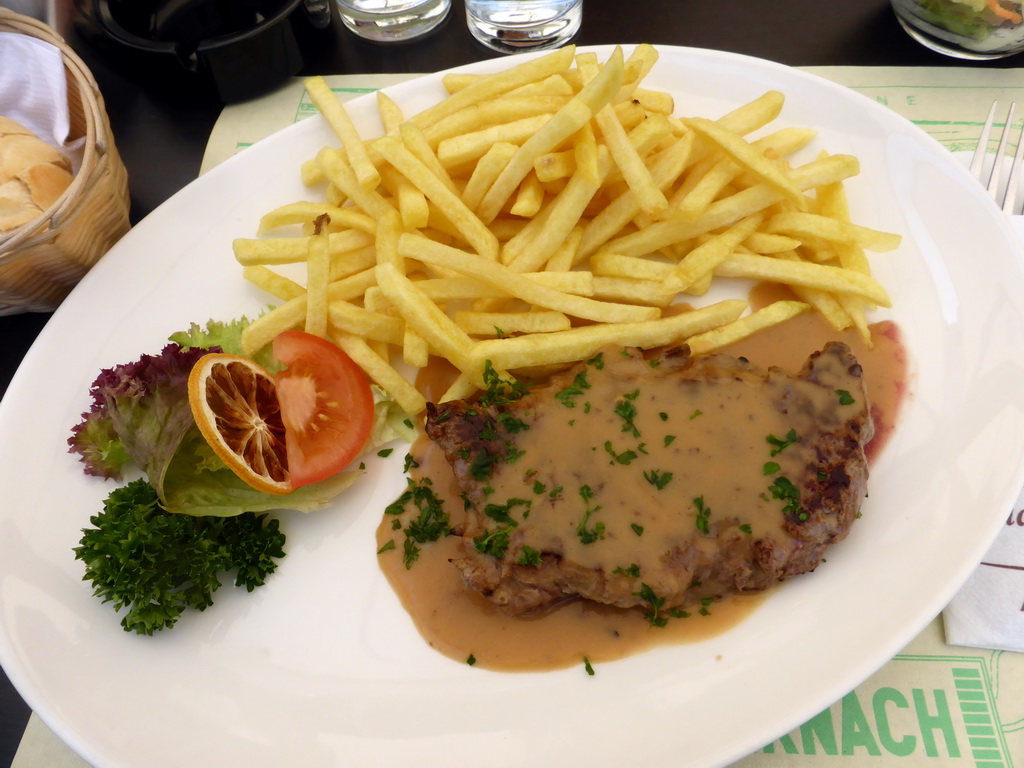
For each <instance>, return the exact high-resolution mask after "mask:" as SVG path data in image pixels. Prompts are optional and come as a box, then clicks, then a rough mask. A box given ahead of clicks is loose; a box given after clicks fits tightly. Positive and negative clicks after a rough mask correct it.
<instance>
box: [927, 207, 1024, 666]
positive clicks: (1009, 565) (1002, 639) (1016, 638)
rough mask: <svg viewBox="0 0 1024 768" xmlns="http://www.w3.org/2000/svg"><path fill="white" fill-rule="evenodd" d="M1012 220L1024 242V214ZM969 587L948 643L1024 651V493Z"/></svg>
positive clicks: (960, 596) (951, 621)
mask: <svg viewBox="0 0 1024 768" xmlns="http://www.w3.org/2000/svg"><path fill="white" fill-rule="evenodd" d="M1011 222H1012V224H1013V226H1014V228H1015V229H1016V230H1017V234H1018V236H1019V237H1020V238H1021V241H1022V242H1024V216H1013V217H1011ZM1006 514H1007V519H1006V525H1005V526H1003V528H1002V530H1000V532H999V534H998V535H997V536H996V540H995V542H994V543H993V544H992V546H991V547H990V548H989V550H988V552H986V553H985V556H984V557H983V558H982V561H981V564H980V565H979V566H978V567H977V569H976V570H975V571H974V573H973V574H971V577H970V578H969V579H968V580H967V583H966V584H964V586H963V587H961V589H960V591H959V592H957V594H956V596H955V597H954V598H953V600H952V601H951V602H950V604H949V605H948V606H946V610H945V611H943V614H942V618H943V622H944V624H945V627H946V642H947V643H949V644H950V645H966V646H970V647H974V648H990V649H995V650H1002V651H1019V652H1022V653H1024V490H1022V491H1021V494H1020V496H1019V497H1018V499H1017V503H1016V504H1015V505H1014V507H1013V509H1012V510H1009V509H1008V510H1006Z"/></svg>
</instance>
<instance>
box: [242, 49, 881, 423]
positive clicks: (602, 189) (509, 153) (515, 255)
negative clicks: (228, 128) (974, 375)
mask: <svg viewBox="0 0 1024 768" xmlns="http://www.w3.org/2000/svg"><path fill="white" fill-rule="evenodd" d="M657 58H658V55H657V51H656V50H655V49H654V48H653V47H651V46H649V45H639V46H637V47H636V48H635V49H634V50H633V51H632V53H631V54H630V55H629V56H628V57H626V56H625V55H624V54H623V51H622V50H621V48H616V49H615V50H614V52H613V53H612V54H611V55H610V56H609V57H608V58H607V60H605V61H603V62H601V61H599V59H598V57H597V56H596V55H595V54H593V53H589V52H587V53H580V54H578V55H577V53H576V51H575V49H574V48H573V47H571V46H570V47H566V48H562V49H560V50H558V51H556V52H554V53H551V54H548V55H545V56H542V57H540V58H534V59H530V60H527V61H525V62H523V63H519V64H516V65H514V66H512V67H511V68H509V69H507V70H505V71H503V72H500V73H497V74H490V75H469V74H451V75H448V76H447V77H445V78H444V80H443V84H444V87H445V89H446V90H447V92H448V96H447V97H446V98H445V99H444V100H442V101H440V102H439V103H438V104H436V105H434V106H432V107H430V108H428V109H426V110H424V111H422V112H420V113H418V114H415V115H412V116H408V117H407V116H405V115H403V114H402V110H401V107H400V105H398V104H396V103H395V102H394V101H393V100H392V99H390V98H389V97H388V96H387V95H386V94H384V93H383V92H378V94H377V103H378V108H379V114H380V118H381V121H382V124H383V126H384V128H385V134H384V135H383V136H380V137H377V138H372V139H366V138H363V137H362V136H361V135H360V134H359V132H358V131H357V129H356V127H355V125H354V124H353V121H352V119H351V118H350V116H349V114H348V113H347V112H346V110H345V108H344V106H343V105H342V103H341V102H340V101H338V99H337V98H336V97H335V95H334V94H333V92H332V91H331V90H330V88H329V87H328V86H327V84H326V83H325V81H324V80H323V79H322V78H319V77H314V78H311V79H309V80H308V81H307V83H306V88H307V91H308V93H309V95H310V96H311V98H312V100H313V102H314V104H315V105H316V106H317V108H318V109H319V110H320V112H321V113H322V115H323V117H324V118H325V119H326V120H327V121H328V123H329V124H330V126H331V127H332V129H333V131H334V133H335V134H336V135H337V138H338V140H339V146H337V147H333V146H328V147H324V148H323V149H321V150H320V151H319V153H318V154H317V155H316V157H315V158H312V159H310V160H309V161H307V162H306V163H305V164H304V166H303V167H302V169H301V172H302V176H303V181H304V183H305V184H306V185H308V186H309V187H311V188H323V189H325V190H326V191H325V194H323V199H322V200H321V201H317V202H308V201H303V202H295V203H292V204H289V205H285V206H283V207H281V208H278V209H276V210H274V211H271V212H269V213H267V214H266V215H265V216H264V217H263V218H262V220H261V222H260V226H259V230H258V232H257V236H256V237H255V238H250V239H240V240H237V241H236V242H235V243H234V253H235V257H236V258H237V260H238V261H239V263H240V264H242V265H243V267H244V275H245V277H246V278H247V279H248V280H250V281H251V282H252V283H254V284H255V285H257V286H259V287H260V288H262V289H263V290H265V291H267V292H268V293H270V294H271V295H273V296H275V297H276V298H277V299H279V300H281V302H282V303H281V304H279V305H278V306H276V307H275V308H274V309H272V310H270V311H268V312H267V313H265V314H264V315H262V316H261V317H259V318H258V319H257V320H256V321H254V322H253V323H252V324H251V325H250V326H249V327H248V329H247V330H246V332H245V336H244V338H243V343H244V345H245V347H246V349H247V350H248V351H250V352H251V351H255V350H256V349H259V348H260V347H262V346H263V345H264V344H266V343H268V342H269V341H271V340H272V339H273V337H274V336H276V335H277V334H278V333H280V332H281V331H283V330H285V329H288V328H304V329H305V330H307V331H309V332H311V333H315V334H318V335H320V336H323V337H325V338H328V339H331V340H333V341H334V342H336V343H337V344H338V345H339V346H340V347H341V348H342V349H344V350H345V352H347V353H348V354H349V356H350V357H352V358H353V360H355V361H356V362H357V363H358V364H359V365H360V366H361V367H362V368H363V369H364V370H365V371H366V373H367V375H368V376H369V377H370V378H371V379H372V380H373V381H375V382H376V383H377V384H378V385H379V386H380V387H382V388H383V389H384V390H385V391H387V392H388V393H390V394H391V395H392V396H393V397H394V398H395V399H396V401H397V402H398V403H399V404H400V405H401V406H402V408H404V409H405V411H406V412H407V413H409V414H412V415H415V414H418V413H420V412H421V411H422V410H423V408H424V406H425V398H424V395H423V393H422V392H421V391H420V390H419V389H417V386H416V384H415V377H411V376H409V375H408V371H409V370H413V371H415V370H417V369H420V368H423V367H424V366H426V365H427V363H428V359H429V358H430V356H432V355H436V356H440V357H443V358H445V359H447V360H448V361H450V362H451V363H452V364H454V366H455V367H456V368H457V369H458V371H459V375H458V377H457V378H456V379H455V381H454V383H453V384H452V386H451V388H450V389H449V390H448V392H447V393H446V394H445V395H444V398H443V399H444V400H447V399H454V398H461V397H466V396H468V395H470V394H472V392H474V391H475V390H476V389H477V388H479V387H480V386H481V385H482V384H483V373H484V370H485V366H486V365H487V364H488V362H489V363H490V365H491V366H492V367H493V369H494V370H497V371H499V372H502V373H504V372H512V373H513V374H516V373H519V372H537V371H544V370H553V369H557V368H558V367H559V366H565V365H566V364H569V363H573V362H576V361H579V360H583V359H587V358H589V357H591V356H593V355H594V354H595V353H596V352H597V351H598V350H599V349H601V348H602V347H604V346H605V345H608V344H622V345H629V346H636V347H641V348H652V347H658V346H662V345H666V344H673V343H680V342H685V343H687V344H688V345H689V346H690V349H691V351H692V352H693V353H694V354H703V353H706V352H710V351H712V350H715V349H718V348H720V347H723V346H725V345H727V344H729V343H732V342H734V341H736V340H738V339H740V338H743V337H745V336H747V335H749V334H751V333H754V332H756V331H757V330H758V329H761V328H764V327H766V326H768V325H772V324H775V323H780V322H783V321H785V320H786V319H787V318H790V317H792V316H794V315H796V314H799V313H801V312H804V311H807V310H809V309H812V308H813V310H815V311H818V312H820V313H821V314H822V315H823V316H824V317H825V318H826V319H827V321H828V322H829V323H830V324H831V325H832V326H833V327H835V328H836V329H839V330H841V329H845V328H848V327H855V328H857V329H858V330H859V331H860V333H861V334H862V335H864V337H865V338H869V330H868V326H867V322H866V320H865V316H866V313H867V312H869V311H870V310H871V309H872V308H874V307H877V306H890V301H889V297H888V295H887V293H886V291H885V290H884V289H883V288H882V286H881V285H879V284H878V282H877V281H876V280H874V279H873V278H872V276H871V274H870V270H869V266H868V260H867V257H866V254H865V252H866V251H890V250H893V249H895V248H896V247H898V245H899V242H900V238H899V237H898V236H897V235H893V234H888V233H885V232H880V231H877V230H873V229H869V228H867V227H863V226H860V225H857V224H855V223H853V222H852V221H851V219H850V212H849V210H848V206H847V202H846V195H845V190H844V186H843V183H844V181H845V180H847V179H849V178H850V177H852V176H855V175H856V174H857V173H858V172H859V165H858V162H857V160H856V158H854V157H851V156H848V155H834V156H830V155H827V154H824V153H822V154H820V155H819V156H818V158H817V159H816V160H814V161H812V162H808V163H806V164H803V165H799V166H796V167H793V166H792V165H791V163H790V161H789V159H788V158H790V157H791V156H792V155H793V154H794V153H795V152H797V151H798V150H800V149H802V148H804V147H805V146H807V145H808V144H809V143H810V142H811V141H812V139H813V138H814V136H815V133H814V131H812V130H810V129H806V128H793V127H783V128H780V129H778V130H775V131H774V132H770V133H768V132H765V131H761V129H764V128H765V126H768V125H769V124H770V123H771V122H772V121H773V120H775V119H776V117H777V116H778V115H779V114H780V112H781V110H782V106H783V101H784V98H783V96H782V94H780V93H778V92H768V93H765V94H764V95H763V96H762V97H760V98H758V99H755V100H754V101H752V102H750V103H747V104H744V105H742V106H740V107H738V108H736V109H735V110H733V111H732V112H729V113H728V114H726V115H724V116H722V117H719V118H718V119H716V120H711V119H706V118H702V117H677V116H675V115H674V114H673V112H674V110H675V105H674V103H673V98H672V96H671V95H670V94H668V93H664V92H660V91H654V90H649V89H646V88H644V87H643V81H644V78H645V76H646V75H647V73H648V72H650V70H651V69H652V68H653V67H654V66H655V63H656V61H657ZM755 132H761V133H764V135H763V136H762V137H761V138H757V139H756V140H753V139H748V138H746V137H747V136H748V135H750V134H754V133H755ZM282 229H291V230H292V232H291V233H287V234H285V235H284V236H281V237H271V236H269V235H271V234H274V233H276V232H277V231H278V230H282ZM295 263H304V264H305V284H302V282H300V281H296V280H292V279H290V278H288V277H286V276H284V275H283V274H282V270H281V269H276V270H275V266H278V265H283V264H295ZM736 277H739V278H746V279H748V280H754V281H772V282H776V283H781V284H784V285H787V286H789V287H790V288H791V289H792V292H793V294H794V295H795V296H796V297H797V299H798V300H791V301H778V302H776V303H773V304H770V305H769V306H767V307H764V308H761V309H759V310H757V311H753V312H751V311H750V308H749V305H748V301H747V300H746V299H745V298H737V299H730V300H724V301H720V302H717V303H713V304H710V305H708V306H704V307H700V308H697V309H688V310H686V311H677V310H678V307H674V308H673V310H671V311H666V310H667V309H668V308H669V307H670V306H671V305H678V304H679V303H680V300H681V299H685V298H686V297H687V296H700V295H702V294H704V293H705V292H706V291H707V290H708V288H709V286H710V285H711V282H712V281H713V280H716V279H719V278H736ZM403 370H404V371H406V373H404V374H403V373H402V372H401V371H403Z"/></svg>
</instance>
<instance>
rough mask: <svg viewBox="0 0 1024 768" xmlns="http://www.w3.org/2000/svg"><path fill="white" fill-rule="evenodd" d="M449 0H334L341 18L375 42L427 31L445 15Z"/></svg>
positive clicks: (398, 38)
mask: <svg viewBox="0 0 1024 768" xmlns="http://www.w3.org/2000/svg"><path fill="white" fill-rule="evenodd" d="M449 8H451V0H338V10H339V11H340V12H341V21H342V23H344V25H345V26H346V27H347V28H348V29H350V30H351V31H352V32H354V33H355V34H357V35H359V36H360V37H363V38H366V39H367V40H374V41H376V42H378V43H400V42H403V41H405V40H411V39H413V38H415V37H420V36H421V35H425V34H426V33H427V32H430V31H431V30H432V29H434V28H435V27H437V25H438V24H440V23H441V22H442V21H444V19H445V17H446V16H447V15H448V10H449Z"/></svg>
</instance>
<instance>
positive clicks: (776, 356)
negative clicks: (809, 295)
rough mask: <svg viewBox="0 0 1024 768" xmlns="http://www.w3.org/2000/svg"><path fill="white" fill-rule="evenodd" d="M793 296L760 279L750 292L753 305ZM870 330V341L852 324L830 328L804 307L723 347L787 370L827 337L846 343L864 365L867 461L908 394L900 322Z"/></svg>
mask: <svg viewBox="0 0 1024 768" xmlns="http://www.w3.org/2000/svg"><path fill="white" fill-rule="evenodd" d="M792 298H794V297H793V295H792V294H791V293H789V292H788V291H787V290H786V289H785V288H783V287H780V286H777V285H759V286H757V287H756V288H755V289H754V290H753V291H752V292H751V296H750V302H751V306H752V307H753V308H755V309H756V308H757V307H760V306H764V305H766V304H768V303H770V302H772V301H775V300H778V299H792ZM870 330H871V342H870V343H869V342H867V341H866V340H865V339H863V338H862V337H861V335H860V334H859V333H858V332H857V331H856V330H853V329H847V330H845V331H836V330H833V329H832V328H831V327H829V325H828V324H827V323H826V322H825V321H824V320H823V319H822V317H821V316H820V315H818V314H817V313H815V312H805V313H804V314H802V315H798V316H796V317H794V318H792V319H790V320H787V321H786V322H784V323H781V324H779V325H777V326H774V327H772V328H766V329H764V330H762V331H758V332H757V333H756V334H754V335H753V336H751V337H749V338H747V339H744V340H743V341H739V342H737V343H735V344H732V345H730V346H729V347H727V348H725V349H724V350H722V351H723V352H727V353H729V354H730V355H736V356H743V357H746V358H747V359H749V360H750V361H752V362H754V363H756V364H758V365H761V366H765V367H767V366H770V365H777V366H779V367H780V368H784V369H786V370H790V371H792V370H796V369H798V368H799V367H800V366H801V365H803V362H804V360H806V359H807V356H808V355H810V354H811V353H812V352H814V351H816V350H819V349H821V348H822V347H823V346H825V343H826V342H829V341H841V342H843V343H845V344H846V345H847V346H849V347H850V349H851V350H852V351H853V354H854V356H855V357H856V358H857V361H858V362H859V363H860V364H861V366H862V367H863V368H864V380H865V381H866V382H867V387H868V399H869V400H870V402H871V416H872V418H873V419H874V422H875V436H874V437H873V438H872V440H871V442H870V443H869V444H868V446H867V454H868V461H869V462H872V461H874V460H875V459H876V458H877V457H878V455H879V454H880V453H881V451H882V449H883V448H884V446H885V443H886V441H887V440H888V439H889V438H890V437H891V436H892V432H893V430H894V429H895V426H896V420H897V418H898V417H899V413H900V405H901V403H902V402H903V399H904V398H905V397H906V396H907V389H908V380H907V351H906V349H905V348H904V346H903V341H902V339H901V337H900V330H899V327H898V326H897V325H896V324H895V323H892V322H890V321H883V322H880V323H875V324H873V325H871V326H870Z"/></svg>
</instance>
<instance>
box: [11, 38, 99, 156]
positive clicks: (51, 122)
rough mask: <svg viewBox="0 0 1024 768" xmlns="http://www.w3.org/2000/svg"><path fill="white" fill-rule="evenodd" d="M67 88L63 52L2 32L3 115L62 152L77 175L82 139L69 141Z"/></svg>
mask: <svg viewBox="0 0 1024 768" xmlns="http://www.w3.org/2000/svg"><path fill="white" fill-rule="evenodd" d="M67 88H68V84H67V77H66V75H65V74H64V60H63V58H62V56H61V52H60V51H59V50H58V49H57V48H56V47H54V46H53V45H51V44H50V43H47V42H46V41H44V40H37V39H36V38H34V37H29V36H28V35H19V34H16V33H14V32H0V114H2V115H4V116H5V117H9V118H11V119H12V120H17V121H18V122H19V123H21V124H22V125H23V126H25V127H26V128H28V129H29V130H30V131H32V132H33V133H35V134H36V136H38V137H39V138H40V139H42V140H43V141H45V142H46V143H47V144H50V145H51V146H53V147H54V148H55V149H59V150H60V151H61V152H63V153H64V154H65V155H67V156H68V158H69V159H70V160H71V166H72V168H73V169H74V170H75V171H77V170H78V168H79V166H80V165H81V155H82V146H83V144H84V140H83V139H78V140H76V141H74V142H69V141H68V133H69V132H70V130H71V127H70V126H71V123H70V117H69V115H68V91H67Z"/></svg>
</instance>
